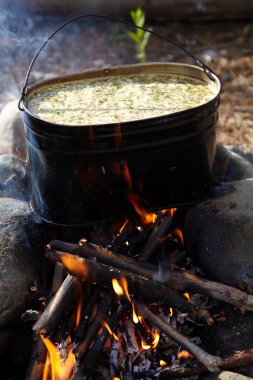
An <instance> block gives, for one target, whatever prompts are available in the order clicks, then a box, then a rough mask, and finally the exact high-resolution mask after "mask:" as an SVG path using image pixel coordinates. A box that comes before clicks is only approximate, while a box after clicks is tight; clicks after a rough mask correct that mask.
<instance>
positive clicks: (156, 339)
mask: <svg viewBox="0 0 253 380" xmlns="http://www.w3.org/2000/svg"><path fill="white" fill-rule="evenodd" d="M159 340H160V335H159V334H158V333H154V334H153V341H152V343H151V344H147V343H145V342H144V341H143V340H142V341H141V345H142V348H143V349H144V350H149V349H150V348H155V347H156V346H157V345H158V343H159Z"/></svg>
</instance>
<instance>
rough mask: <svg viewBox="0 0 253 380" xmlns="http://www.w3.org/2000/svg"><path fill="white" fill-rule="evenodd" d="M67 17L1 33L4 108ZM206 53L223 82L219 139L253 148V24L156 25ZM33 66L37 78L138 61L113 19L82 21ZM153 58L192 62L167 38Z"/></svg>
mask: <svg viewBox="0 0 253 380" xmlns="http://www.w3.org/2000/svg"><path fill="white" fill-rule="evenodd" d="M62 21H63V20H61V19H59V18H57V19H55V18H50V17H47V18H44V17H42V16H36V17H35V18H33V19H30V20H27V21H26V24H25V25H24V29H21V30H19V31H18V33H16V34H13V33H12V34H10V33H9V35H7V36H4V35H3V34H0V43H1V42H2V44H3V46H4V54H2V55H1V57H0V64H1V66H0V67H1V77H0V86H1V93H0V108H2V107H3V105H4V104H5V103H6V102H7V101H8V100H10V99H13V98H15V97H17V96H18V88H20V87H21V85H22V82H23V81H24V77H25V72H26V69H27V67H28V64H29V62H30V61H31V58H32V56H33V54H34V53H35V52H36V50H37V48H38V47H39V46H40V44H41V43H42V42H43V41H44V40H45V37H46V36H48V35H49V34H50V33H51V32H52V31H53V30H54V29H55V28H56V26H58V25H59V24H60V23H61V22H62ZM152 27H153V29H154V30H156V31H158V32H160V33H161V34H163V35H165V36H167V37H169V38H171V39H174V40H175V41H176V42H178V43H180V44H182V45H183V46H184V47H186V48H187V49H188V50H189V51H190V52H191V53H193V54H195V55H196V56H198V57H199V58H201V59H202V60H203V61H204V62H205V63H206V64H208V65H209V66H210V67H211V68H212V69H213V70H214V71H215V72H216V73H217V74H218V76H219V77H220V79H221V82H222V93H221V105H220V117H219V128H218V138H219V140H221V141H223V142H224V143H225V144H231V145H235V146H237V147H239V148H240V149H242V150H244V151H248V152H250V153H253V122H252V114H253V107H252V105H253V70H252V68H253V24H250V23H243V22H240V23H239V22H237V23H235V22H219V23H199V24H191V23H187V24H182V23H168V24H163V25H152ZM49 45H50V48H49V49H48V50H47V49H46V50H45V52H44V53H43V54H42V55H41V56H40V57H39V59H38V64H36V65H35V67H34V69H33V80H35V81H38V80H40V79H44V78H48V77H50V76H53V75H59V74H64V73H69V72H73V71H77V70H78V71H81V70H83V69H87V68H92V67H93V68H94V67H101V66H113V65H119V64H127V63H128V64H129V63H136V62H137V60H136V57H135V50H134V45H133V42H132V41H131V40H130V39H129V37H128V36H127V35H126V29H125V28H124V27H122V26H121V25H119V24H111V23H109V22H104V21H103V22H102V21H99V22H94V21H92V22H91V21H89V22H86V23H84V22H79V23H75V24H72V25H71V26H68V27H67V28H66V29H63V30H62V31H61V32H60V34H59V35H58V36H55V38H54V39H53V41H52V42H50V44H49ZM147 54H148V60H149V61H156V62H157V61H158V62H162V61H177V62H192V60H191V59H189V58H186V57H185V56H184V54H182V53H181V52H180V51H179V50H177V49H175V48H174V47H173V46H171V45H170V44H169V43H167V42H166V41H160V40H158V39H157V38H155V37H153V36H152V37H151V38H150V42H149V44H148V48H147Z"/></svg>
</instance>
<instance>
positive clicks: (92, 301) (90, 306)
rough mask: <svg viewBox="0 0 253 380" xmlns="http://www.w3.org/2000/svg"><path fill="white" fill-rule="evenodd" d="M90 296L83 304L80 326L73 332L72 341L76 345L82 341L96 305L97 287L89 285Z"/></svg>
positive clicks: (99, 290)
mask: <svg viewBox="0 0 253 380" xmlns="http://www.w3.org/2000/svg"><path fill="white" fill-rule="evenodd" d="M90 286H91V292H92V295H91V296H90V298H89V300H88V301H86V302H85V303H84V308H83V311H82V316H81V321H80V325H79V326H78V328H77V330H76V332H75V338H74V341H75V343H76V344H79V343H80V340H81V339H83V337H84V334H85V332H86V329H87V327H88V325H89V323H90V318H91V316H92V313H93V310H94V307H95V305H96V304H97V301H98V298H99V293H100V292H101V289H100V288H99V287H98V286H95V285H93V284H90Z"/></svg>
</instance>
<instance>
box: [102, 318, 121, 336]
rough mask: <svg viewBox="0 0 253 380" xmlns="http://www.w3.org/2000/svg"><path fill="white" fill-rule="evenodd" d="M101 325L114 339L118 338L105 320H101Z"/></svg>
mask: <svg viewBox="0 0 253 380" xmlns="http://www.w3.org/2000/svg"><path fill="white" fill-rule="evenodd" d="M103 326H104V327H105V328H106V330H107V331H108V332H109V334H110V335H111V336H112V337H113V338H114V339H115V340H117V341H118V340H119V338H118V337H117V335H115V334H114V332H113V331H112V330H111V328H110V326H109V325H108V323H107V322H105V321H104V322H103Z"/></svg>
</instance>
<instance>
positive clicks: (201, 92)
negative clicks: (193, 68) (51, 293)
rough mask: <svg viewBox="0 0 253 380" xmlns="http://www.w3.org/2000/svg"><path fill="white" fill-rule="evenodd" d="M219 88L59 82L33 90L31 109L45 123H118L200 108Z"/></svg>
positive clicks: (168, 80) (185, 82)
mask: <svg viewBox="0 0 253 380" xmlns="http://www.w3.org/2000/svg"><path fill="white" fill-rule="evenodd" d="M216 93H217V90H216V87H215V86H214V85H212V84H208V83H205V82H204V81H201V80H198V79H193V78H189V77H184V76H181V75H165V74H157V75H154V74H152V75H147V74H140V75H129V76H115V77H108V78H103V79H90V80H78V81H71V82H64V83H57V84H54V85H51V86H48V87H43V88H42V89H40V91H36V92H32V93H31V95H30V96H29V98H28V109H29V111H30V112H31V113H32V114H33V115H34V116H37V117H39V118H40V119H43V120H46V121H48V122H52V123H58V124H65V125H90V124H94V125H95V124H107V123H118V122H126V121H132V120H139V119H146V118H151V117H156V116H162V115H167V114H171V113H174V112H178V111H182V110H186V109H189V108H193V107H197V106H199V105H201V104H204V103H206V102H208V101H210V100H212V99H213V98H214V97H215V95H216Z"/></svg>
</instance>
